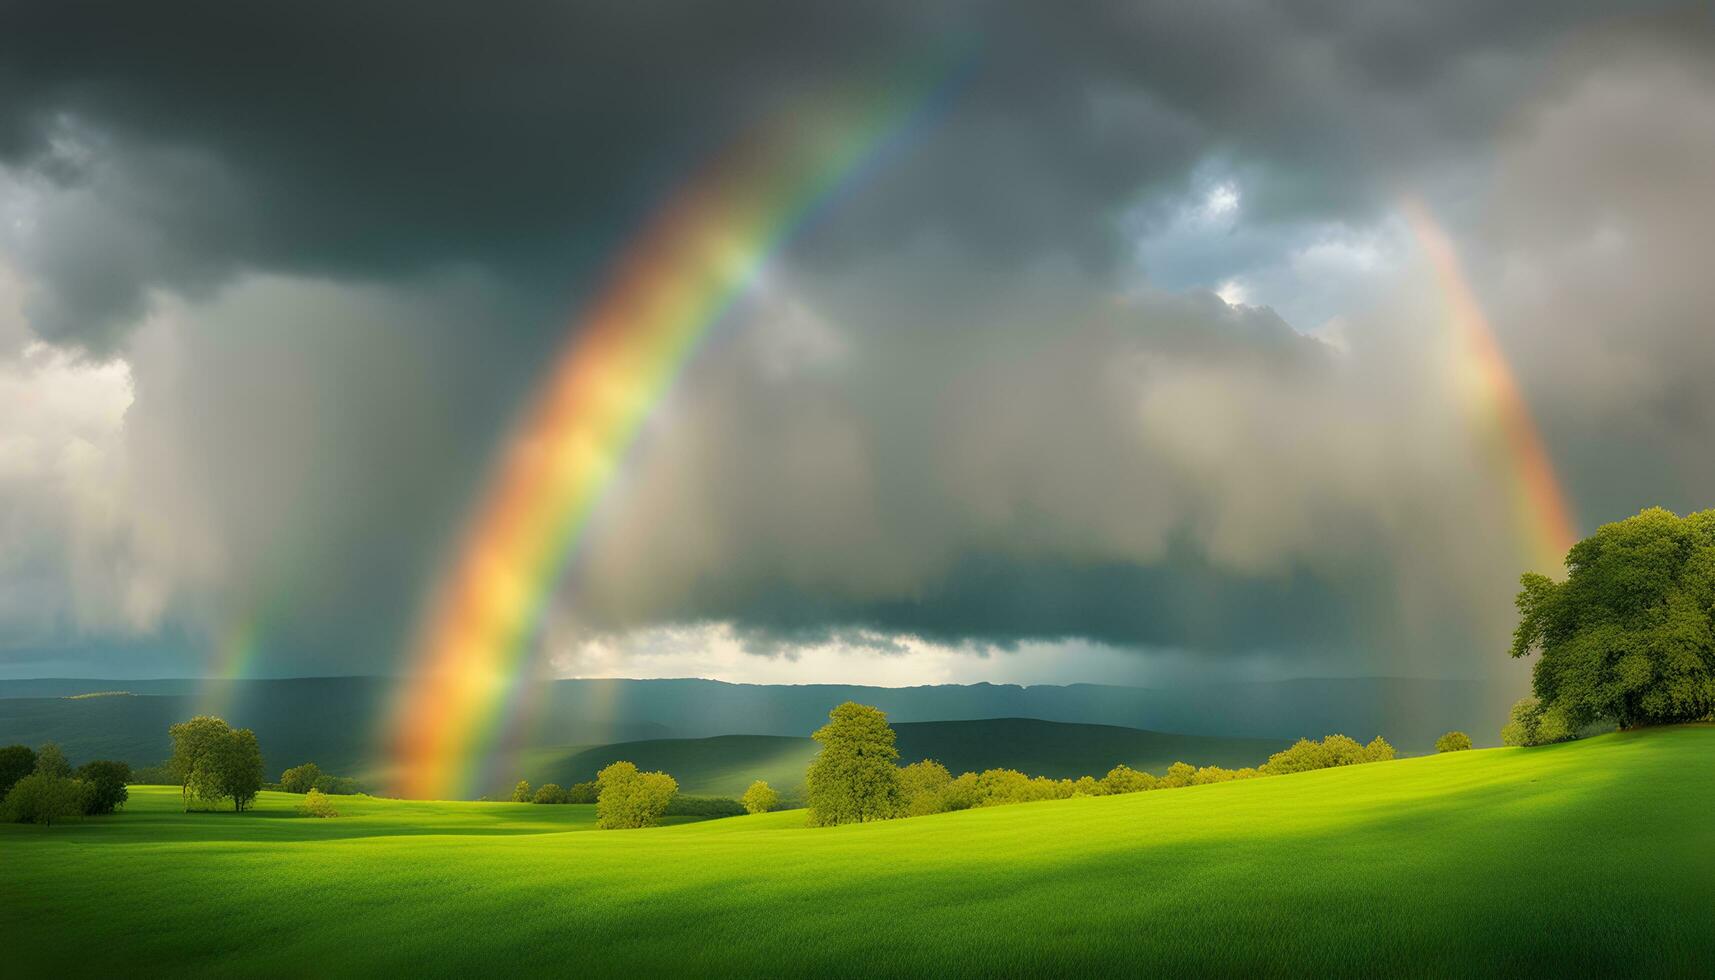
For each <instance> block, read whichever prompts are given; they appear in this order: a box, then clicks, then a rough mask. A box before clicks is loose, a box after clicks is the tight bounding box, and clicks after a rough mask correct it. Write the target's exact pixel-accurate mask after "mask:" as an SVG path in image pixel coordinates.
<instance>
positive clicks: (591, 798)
mask: <svg viewBox="0 0 1715 980" xmlns="http://www.w3.org/2000/svg"><path fill="white" fill-rule="evenodd" d="M600 795H601V788H600V787H598V786H597V785H596V782H595V780H593V779H592V780H589V781H588V782H583V783H573V784H572V785H570V786H567V787H566V802H567V803H594V802H595V801H596V799H597V798H598V797H599V796H600Z"/></svg>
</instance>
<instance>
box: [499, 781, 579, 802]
mask: <svg viewBox="0 0 1715 980" xmlns="http://www.w3.org/2000/svg"><path fill="white" fill-rule="evenodd" d="M598 793H599V790H598V788H597V787H596V784H595V781H594V780H591V781H590V782H587V783H573V784H572V785H570V786H566V787H561V786H560V784H559V783H543V784H542V785H541V786H538V787H536V788H535V789H534V790H532V789H531V788H530V781H529V780H527V779H520V780H519V781H518V785H516V786H514V787H512V802H514V803H594V802H595V801H596V797H597V795H598Z"/></svg>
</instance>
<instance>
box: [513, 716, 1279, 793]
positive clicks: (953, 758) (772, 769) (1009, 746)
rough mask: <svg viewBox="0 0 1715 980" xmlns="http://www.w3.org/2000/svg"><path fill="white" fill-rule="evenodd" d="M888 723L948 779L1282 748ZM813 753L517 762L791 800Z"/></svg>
mask: <svg viewBox="0 0 1715 980" xmlns="http://www.w3.org/2000/svg"><path fill="white" fill-rule="evenodd" d="M893 727H894V731H895V732H897V733H898V736H899V740H898V743H897V745H898V748H899V759H900V762H901V763H909V762H915V761H916V760H918V759H934V760H936V761H937V762H940V763H941V764H942V765H944V766H946V767H947V768H948V769H949V770H951V771H952V772H953V773H954V774H955V775H957V774H958V773H961V772H980V771H982V770H984V769H996V768H1008V769H1018V770H1020V771H1023V772H1026V773H1029V774H1030V775H1032V776H1052V777H1054V778H1056V779H1059V778H1065V777H1075V776H1083V775H1092V776H1100V775H1102V774H1103V773H1105V772H1107V771H1108V770H1109V769H1111V768H1113V767H1114V766H1115V765H1116V764H1118V763H1121V762H1123V763H1125V764H1126V765H1129V766H1131V767H1132V768H1134V769H1147V770H1150V771H1152V772H1156V773H1160V772H1162V771H1164V770H1166V768H1167V767H1168V766H1170V765H1172V764H1173V763H1174V762H1178V761H1185V762H1192V763H1196V764H1198V765H1220V766H1228V767H1231V768H1236V767H1239V766H1249V765H1256V764H1257V763H1260V762H1262V761H1264V760H1265V759H1267V758H1268V756H1269V754H1270V753H1271V752H1275V751H1278V750H1279V749H1281V748H1282V747H1283V746H1284V745H1285V744H1286V742H1285V741H1284V740H1281V739H1246V738H1216V737H1213V736H1207V735H1175V734H1168V733H1164V732H1148V731H1140V730H1138V729H1135V728H1120V727H1117V726H1113V725H1074V724H1068V723H1066V722H1054V721H1041V720H1039V719H1035V718H990V719H982V720H977V721H927V722H900V723H899V724H897V725H894V726H893ZM816 751H817V744H816V742H815V740H814V739H810V738H787V737H784V736H779V735H717V736H714V737H712V738H700V739H649V740H644V741H636V742H621V743H617V744H613V745H599V746H589V747H583V746H572V747H568V748H565V749H553V748H547V749H538V750H534V751H532V752H530V753H528V754H527V755H526V756H525V757H524V758H523V760H522V765H521V772H522V774H523V776H524V778H526V779H529V780H530V782H531V783H533V784H536V785H540V784H541V783H544V782H556V783H559V784H561V785H568V784H570V783H574V782H580V781H582V780H586V779H591V778H593V777H594V775H595V773H596V771H597V770H599V769H601V768H602V767H603V766H606V765H607V764H609V763H611V762H615V761H617V760H620V759H625V760H628V761H630V762H634V763H636V764H637V765H638V766H639V767H641V768H643V769H659V770H661V771H663V772H666V773H669V774H671V775H672V776H673V777H674V778H675V779H677V780H678V781H679V784H680V788H681V789H682V790H683V791H684V792H686V793H692V794H708V795H719V796H737V795H739V794H740V793H743V792H744V789H745V787H746V786H749V785H750V782H751V780H753V779H766V780H767V781H768V782H769V784H771V785H772V786H774V787H775V788H776V789H778V790H780V791H781V792H783V793H785V794H787V795H788V796H789V797H794V798H796V797H799V796H801V795H802V793H803V787H804V769H805V767H806V766H808V765H809V764H810V759H811V758H812V757H813V756H814V755H815V754H816ZM511 785H512V777H510V776H507V777H501V778H497V780H496V782H495V783H494V784H493V786H491V787H490V789H491V792H493V793H497V794H498V793H502V792H503V791H505V790H507V789H509V788H510V787H511Z"/></svg>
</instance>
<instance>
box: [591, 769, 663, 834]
mask: <svg viewBox="0 0 1715 980" xmlns="http://www.w3.org/2000/svg"><path fill="white" fill-rule="evenodd" d="M596 786H597V787H598V790H599V792H598V795H597V797H596V804H595V814H596V826H597V827H600V828H602V829H603V830H620V829H626V828H632V827H653V826H655V824H656V823H658V822H659V821H660V819H661V817H662V815H663V814H665V813H666V812H667V806H668V804H670V803H671V802H672V801H673V795H674V794H675V793H677V792H678V791H679V784H678V783H676V782H674V781H673V777H672V776H669V775H667V774H666V773H664V772H638V771H637V767H636V766H635V765H632V764H631V763H629V762H615V763H614V764H613V765H610V766H608V767H607V768H606V769H603V770H602V771H601V772H599V773H596Z"/></svg>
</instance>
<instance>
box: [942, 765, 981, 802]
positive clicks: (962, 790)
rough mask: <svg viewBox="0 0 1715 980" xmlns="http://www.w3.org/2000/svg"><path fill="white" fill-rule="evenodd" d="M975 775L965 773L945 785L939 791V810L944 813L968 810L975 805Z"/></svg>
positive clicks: (976, 797)
mask: <svg viewBox="0 0 1715 980" xmlns="http://www.w3.org/2000/svg"><path fill="white" fill-rule="evenodd" d="M977 799H978V796H977V774H976V773H974V772H967V773H963V774H961V775H960V776H959V777H958V778H957V779H954V780H952V781H951V782H949V783H948V784H947V788H946V789H944V790H942V791H941V808H942V809H943V810H946V811H952V810H969V809H970V808H971V807H974V806H976V805H977Z"/></svg>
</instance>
